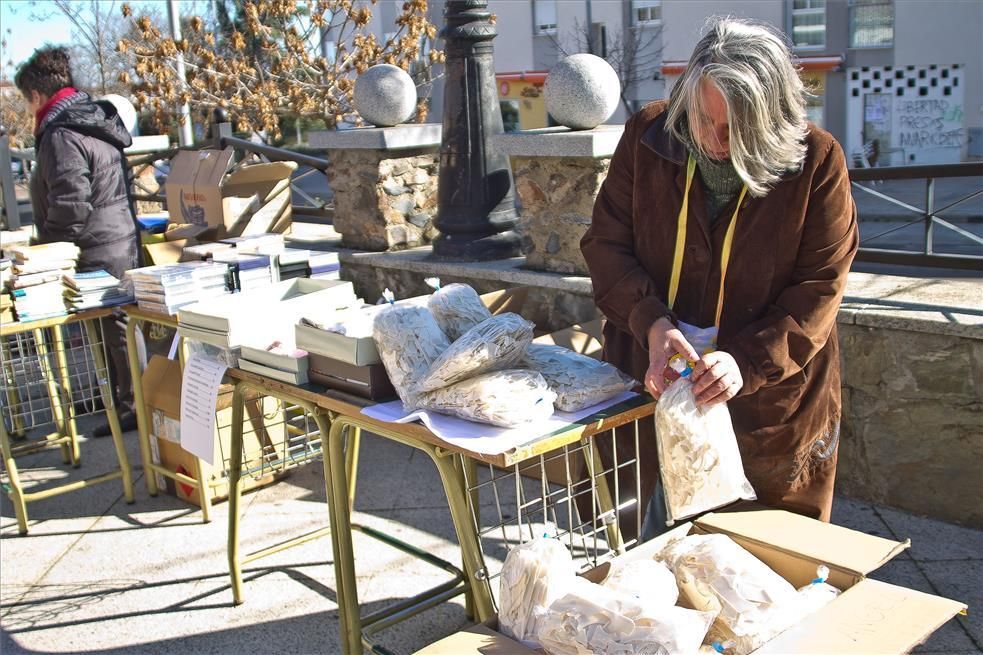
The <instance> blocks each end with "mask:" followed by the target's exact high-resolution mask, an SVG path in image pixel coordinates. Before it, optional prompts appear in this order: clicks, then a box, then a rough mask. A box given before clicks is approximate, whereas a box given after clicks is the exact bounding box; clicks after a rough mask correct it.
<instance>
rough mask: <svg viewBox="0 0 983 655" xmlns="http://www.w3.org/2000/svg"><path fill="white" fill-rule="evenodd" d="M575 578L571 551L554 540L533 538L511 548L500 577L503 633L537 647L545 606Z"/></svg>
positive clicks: (499, 616)
mask: <svg viewBox="0 0 983 655" xmlns="http://www.w3.org/2000/svg"><path fill="white" fill-rule="evenodd" d="M576 577H577V576H576V571H575V570H574V566H573V560H572V559H571V557H570V552H569V551H568V550H567V548H566V546H564V545H563V544H562V543H560V542H559V541H558V540H556V539H549V538H546V537H543V538H540V539H533V540H532V541H528V542H526V543H524V544H519V545H518V546H516V547H515V548H513V549H512V550H510V551H509V553H508V555H506V556H505V564H504V565H503V566H502V574H501V576H500V578H499V584H500V587H499V603H498V605H499V607H498V625H499V627H500V628H501V629H502V633H503V634H505V635H506V636H508V637H512V638H513V639H517V640H519V641H522V642H525V643H527V644H529V645H531V646H532V647H533V648H537V647H538V646H539V643H538V641H536V639H537V637H536V635H537V634H538V632H539V627H540V626H539V622H540V620H541V619H542V617H543V615H544V613H545V612H546V609H547V608H548V607H549V606H550V604H551V603H552V602H553V601H554V600H556V599H557V598H559V597H560V596H562V595H563V594H565V593H566V590H567V587H568V586H569V585H570V584H571V582H572V581H573V580H574V579H575V578H576Z"/></svg>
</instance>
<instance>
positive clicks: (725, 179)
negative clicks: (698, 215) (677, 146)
mask: <svg viewBox="0 0 983 655" xmlns="http://www.w3.org/2000/svg"><path fill="white" fill-rule="evenodd" d="M683 133H684V136H685V138H684V139H683V144H684V145H685V146H686V150H688V151H689V153H690V154H691V155H692V156H693V159H695V160H696V167H697V168H698V169H700V177H701V178H703V192H704V194H703V198H704V200H705V202H706V207H707V216H708V217H709V219H710V225H713V224H714V223H715V222H716V220H717V217H718V216H719V215H720V211H721V210H722V209H723V208H724V207H725V206H726V205H727V203H728V202H730V201H731V200H733V199H734V198H735V197H736V196H737V194H738V193H739V192H740V190H741V187H742V186H743V185H744V181H743V180H741V178H740V176H739V175H738V174H737V171H735V170H734V165H733V164H731V161H730V159H724V160H718V159H710V158H709V157H707V156H706V155H704V154H703V153H702V152H701V151H700V149H699V148H697V147H696V146H695V145H694V144H693V142H692V139H691V138H690V135H689V126H688V125H686V124H685V123H684V124H683Z"/></svg>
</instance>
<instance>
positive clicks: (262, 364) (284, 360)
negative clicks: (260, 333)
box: [238, 334, 308, 384]
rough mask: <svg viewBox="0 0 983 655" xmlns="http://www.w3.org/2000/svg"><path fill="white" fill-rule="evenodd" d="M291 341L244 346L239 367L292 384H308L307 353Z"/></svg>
mask: <svg viewBox="0 0 983 655" xmlns="http://www.w3.org/2000/svg"><path fill="white" fill-rule="evenodd" d="M284 336H286V337H287V338H288V339H289V341H283V342H281V341H274V342H273V343H271V344H269V345H267V346H265V347H258V346H255V347H254V346H243V347H242V350H241V352H240V354H239V366H238V368H241V369H242V370H244V371H250V372H252V373H257V374H259V375H265V376H266V377H268V378H273V379H274V380H280V381H281V382H289V383H290V384H307V382H308V380H307V351H305V350H300V349H298V348H297V347H296V346H294V344H293V343H292V341H293V339H291V338H290V337H292V336H293V335H290V334H287V335H284Z"/></svg>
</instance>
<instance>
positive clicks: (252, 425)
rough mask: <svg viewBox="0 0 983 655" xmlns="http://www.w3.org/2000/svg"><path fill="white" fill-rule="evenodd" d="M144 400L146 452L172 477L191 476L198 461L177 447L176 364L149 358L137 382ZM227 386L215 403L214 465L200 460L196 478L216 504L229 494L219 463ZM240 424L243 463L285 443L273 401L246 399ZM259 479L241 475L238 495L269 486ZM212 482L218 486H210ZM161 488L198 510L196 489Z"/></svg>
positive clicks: (225, 434) (226, 426) (225, 443)
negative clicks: (148, 448)
mask: <svg viewBox="0 0 983 655" xmlns="http://www.w3.org/2000/svg"><path fill="white" fill-rule="evenodd" d="M141 384H142V385H143V394H144V401H145V403H146V406H147V417H148V422H149V423H150V425H149V426H148V427H149V429H150V431H151V435H150V442H151V449H152V450H153V451H154V453H153V454H154V456H155V459H156V460H157V463H159V464H160V465H161V466H163V467H164V468H166V469H168V470H169V471H172V472H178V473H183V474H184V475H187V476H189V477H195V471H196V467H197V461H199V460H198V458H197V457H195V456H194V455H192V454H191V453H189V452H188V451H186V450H184V448H182V447H181V443H180V435H181V423H180V421H181V385H182V376H181V365H180V364H179V363H178V362H176V361H174V360H171V359H167V358H166V357H161V356H159V355H154V356H153V357H151V358H150V361H149V362H148V364H147V368H146V370H145V371H144V372H143V377H142V378H141ZM231 405H232V385H222V387H221V388H220V390H219V396H218V401H217V403H216V407H215V411H216V419H215V426H216V430H215V431H216V435H215V454H214V461H215V463H216V465H215V466H209V465H208V463H207V462H205V461H201V474H202V478H203V479H204V480H205V481H206V488H207V489H208V492H209V493H210V494H211V496H210V497H211V499H212V500H213V501H214V500H220V499H223V498H227V497H228V495H229V486H228V481H227V479H226V478H227V474H226V471H225V467H224V464H223V462H224V460H225V459H227V458H228V457H229V454H230V453H231V452H232V448H231V436H232V434H231V433H232V430H231V426H232V406H231ZM243 420H244V424H243V435H242V437H243V453H245V456H246V458H247V461H248V462H254V463H259V461H260V460H261V455H262V453H263V452H264V450H265V451H267V452H269V451H270V450H271V449H272V448H274V447H276V448H278V449H280V450H282V448H283V443H284V441H285V440H286V423H285V422H284V416H283V410H282V408H281V407H280V406H279V404H278V403H277V401H276V400H275V399H273V398H269V397H266V396H259V395H256V394H252V395H250V396H247V399H246V403H245V413H244V417H243ZM272 473H273V472H272V471H271V472H270V475H266V476H261V477H259V478H256V477H253V476H251V475H243V476H242V489H243V491H246V490H249V489H254V488H256V487H260V486H263V485H266V484H270V483H271V482H274V481H275V477H274V476H273V475H272ZM216 480H222V482H221V483H218V484H212V483H213V482H214V481H216ZM164 487H165V488H166V489H167V491H168V493H171V494H173V495H175V496H177V497H178V498H181V499H182V500H186V501H188V502H190V503H192V504H194V505H198V506H199V507H200V506H201V495H200V492H199V490H198V489H196V488H195V487H192V486H191V485H186V484H184V483H181V482H177V483H175V481H174V480H172V479H171V478H166V480H165V481H164Z"/></svg>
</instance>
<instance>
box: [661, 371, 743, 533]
mask: <svg viewBox="0 0 983 655" xmlns="http://www.w3.org/2000/svg"><path fill="white" fill-rule="evenodd" d="M684 372H685V371H684ZM655 433H656V442H657V446H658V451H659V467H660V469H661V472H662V486H663V490H664V491H665V497H666V505H667V507H666V510H667V515H668V518H669V521H668V522H669V524H670V525H672V523H673V522H674V521H677V520H679V519H684V518H688V517H690V516H695V515H697V514H702V513H704V512H708V511H710V510H712V509H716V508H718V507H722V506H724V505H727V504H730V503H732V502H734V501H736V500H740V499H742V498H743V499H745V500H753V499H754V498H755V493H754V488H753V487H752V486H751V483H750V482H748V479H747V477H746V476H745V474H744V463H743V462H742V461H741V452H740V450H738V447H737V436H736V435H735V434H734V427H733V425H732V424H731V420H730V411H729V410H728V409H727V405H726V404H724V403H718V404H715V405H710V406H706V405H697V404H696V397H695V396H694V395H693V384H692V382H690V380H689V378H688V377H686V376H683V377H680V378H679V379H678V380H676V381H675V382H673V383H672V384H670V385H669V388H668V389H666V391H665V393H663V394H662V396H661V397H660V398H659V403H658V405H657V406H656V408H655Z"/></svg>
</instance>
